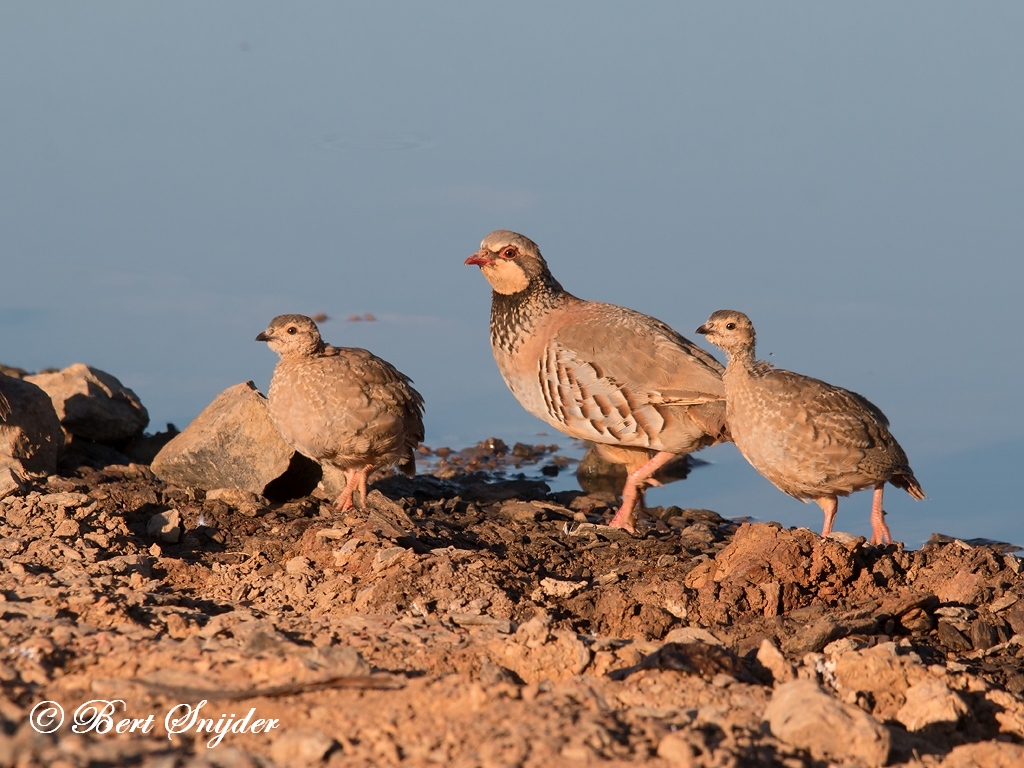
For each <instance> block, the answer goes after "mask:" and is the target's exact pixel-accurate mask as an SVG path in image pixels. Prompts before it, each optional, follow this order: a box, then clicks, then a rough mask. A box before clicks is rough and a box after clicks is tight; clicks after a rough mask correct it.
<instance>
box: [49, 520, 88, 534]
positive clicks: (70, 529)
mask: <svg viewBox="0 0 1024 768" xmlns="http://www.w3.org/2000/svg"><path fill="white" fill-rule="evenodd" d="M53 535H54V536H57V537H58V538H62V539H72V538H78V537H79V536H81V535H82V528H81V526H80V525H79V524H78V521H77V520H72V519H70V518H68V519H66V520H61V521H60V522H59V523H57V527H56V528H54V529H53Z"/></svg>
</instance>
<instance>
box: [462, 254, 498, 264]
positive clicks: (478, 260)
mask: <svg viewBox="0 0 1024 768" xmlns="http://www.w3.org/2000/svg"><path fill="white" fill-rule="evenodd" d="M495 261H496V259H495V258H494V257H493V256H491V254H489V253H488V252H487V251H477V252H476V253H474V254H473V255H472V256H470V257H469V258H468V259H466V264H467V265H469V264H476V266H478V267H486V266H487V265H488V264H493V263H494V262H495Z"/></svg>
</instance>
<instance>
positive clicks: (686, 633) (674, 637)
mask: <svg viewBox="0 0 1024 768" xmlns="http://www.w3.org/2000/svg"><path fill="white" fill-rule="evenodd" d="M663 640H664V642H666V643H681V644H682V643H707V644H708V645H722V646H724V645H725V643H723V642H722V641H721V640H719V639H718V638H717V637H715V636H714V635H713V634H711V633H710V632H709V631H708V630H706V629H704V628H703V627H676V628H675V629H673V630H672V631H671V632H669V633H668V634H667V635H665V637H664V638H663Z"/></svg>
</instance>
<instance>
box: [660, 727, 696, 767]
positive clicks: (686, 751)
mask: <svg viewBox="0 0 1024 768" xmlns="http://www.w3.org/2000/svg"><path fill="white" fill-rule="evenodd" d="M658 757H660V758H661V759H662V760H665V761H666V762H668V763H671V764H672V765H678V766H683V768H689V766H695V765H697V762H696V760H695V758H694V752H693V747H692V746H690V741H689V739H687V738H686V737H685V736H684V735H683V734H681V733H670V734H668V735H667V736H665V737H664V738H662V740H661V741H660V742H658Z"/></svg>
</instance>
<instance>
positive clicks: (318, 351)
mask: <svg viewBox="0 0 1024 768" xmlns="http://www.w3.org/2000/svg"><path fill="white" fill-rule="evenodd" d="M256 341H265V342H267V344H268V345H269V346H270V348H271V349H272V350H274V352H276V353H277V354H278V355H280V357H281V359H280V361H279V362H278V364H277V367H276V368H274V375H273V378H271V380H270V392H269V395H268V396H269V399H270V417H271V419H272V420H273V422H274V424H275V425H276V426H277V428H278V430H279V431H280V432H281V435H282V436H283V437H284V439H285V440H286V441H287V442H288V443H289V444H290V445H292V446H293V447H294V448H295V450H297V451H298V452H299V453H301V454H303V455H304V456H308V457H309V458H311V459H313V460H314V461H317V462H320V463H321V464H330V465H332V466H335V467H338V468H339V469H341V470H343V471H344V473H345V479H346V484H345V489H344V490H343V491H342V493H341V494H340V495H339V496H338V499H337V506H338V507H339V508H340V509H343V510H345V509H351V508H352V506H353V505H354V497H355V494H356V492H357V491H358V494H359V497H360V499H361V502H360V503H363V502H365V501H366V479H367V475H368V474H369V472H370V471H371V470H372V469H375V468H377V467H383V466H389V465H393V464H397V465H398V468H399V469H400V470H402V471H403V472H404V473H405V474H406V475H409V476H410V477H411V476H412V475H414V474H415V473H416V461H415V454H414V451H415V449H416V446H417V445H419V443H420V441H421V440H423V398H422V397H421V396H420V393H419V392H417V391H416V390H415V389H413V388H412V386H410V385H411V384H412V380H411V379H409V377H407V376H405V375H404V374H402V373H401V372H399V371H398V370H397V369H396V368H395V367H394V366H393V365H391V364H390V363H388V362H387V361H385V360H381V359H380V358H379V357H377V356H376V355H373V354H371V353H370V352H367V351H366V350H365V349H357V348H352V347H332V346H328V345H326V344H324V342H323V340H322V339H321V338H320V331H319V329H318V328H317V327H316V323H314V322H313V321H312V320H311V319H310V318H308V317H306V316H305V315H279V316H277V317H275V318H274V319H273V320H271V321H270V325H269V326H268V327H267V330H265V331H263V332H262V333H261V334H260V335H259V336H257V337H256Z"/></svg>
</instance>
